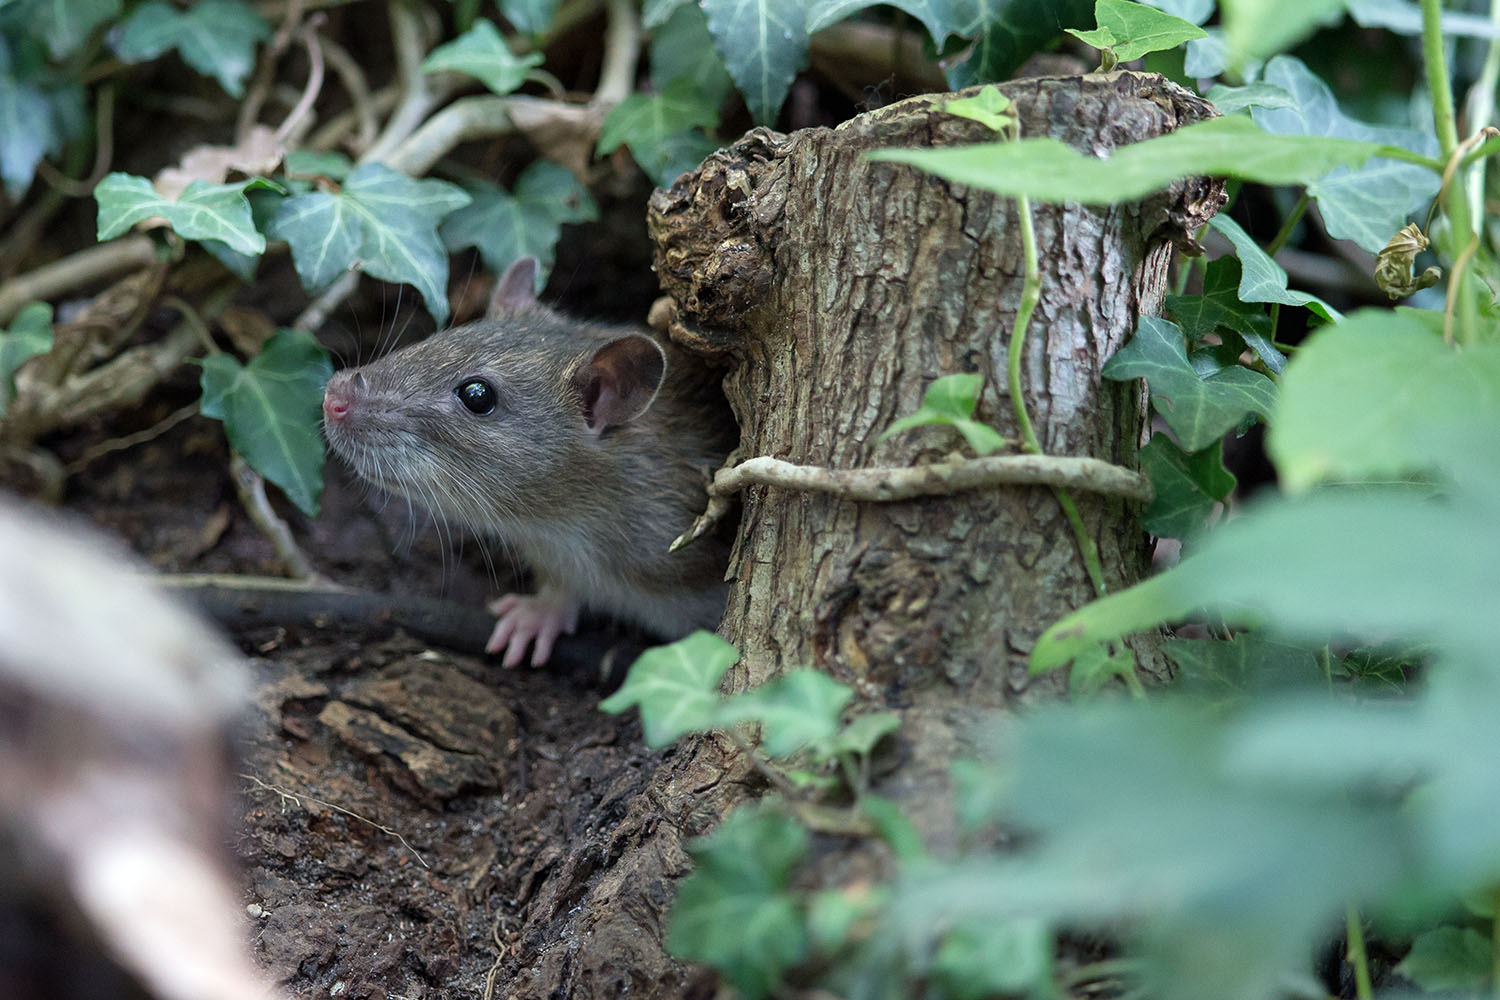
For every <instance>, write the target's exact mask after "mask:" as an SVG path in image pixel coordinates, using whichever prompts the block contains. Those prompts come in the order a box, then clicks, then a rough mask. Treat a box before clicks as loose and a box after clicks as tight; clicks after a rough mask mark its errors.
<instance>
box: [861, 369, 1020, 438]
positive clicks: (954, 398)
mask: <svg viewBox="0 0 1500 1000" xmlns="http://www.w3.org/2000/svg"><path fill="white" fill-rule="evenodd" d="M983 384H984V376H983V375H978V374H974V373H969V372H958V373H955V374H953V375H943V376H940V377H939V378H936V379H933V381H932V384H931V385H929V386H928V387H927V393H926V395H925V396H924V397H923V399H922V407H921V409H919V410H917V411H916V412H915V413H911V414H908V415H907V416H904V417H902V418H901V419H899V420H897V421H896V422H895V423H893V424H891V426H889V427H887V428H886V429H885V432H884V433H882V434H881V435H880V440H882V441H884V440H885V439H886V438H888V437H890V436H892V435H893V434H899V433H901V432H902V431H906V430H910V429H911V428H913V427H926V426H929V425H933V424H938V425H945V426H948V427H952V428H954V429H955V430H957V431H958V432H959V433H960V434H962V435H963V437H964V440H965V441H967V442H968V443H969V447H970V448H972V449H974V453H975V454H977V455H988V454H989V453H990V452H992V451H995V450H996V449H998V448H1002V447H1004V446H1005V443H1006V442H1005V438H1003V437H1001V436H1000V432H999V431H997V430H995V429H994V428H993V427H990V426H988V425H987V424H982V423H980V422H979V421H977V420H974V419H972V418H973V413H974V407H975V406H976V405H978V402H979V390H980V387H981V386H982V385H983Z"/></svg>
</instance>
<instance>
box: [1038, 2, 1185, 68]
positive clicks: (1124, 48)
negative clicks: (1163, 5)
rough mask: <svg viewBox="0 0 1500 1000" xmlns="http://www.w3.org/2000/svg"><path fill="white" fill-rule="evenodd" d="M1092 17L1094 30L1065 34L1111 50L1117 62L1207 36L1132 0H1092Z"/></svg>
mask: <svg viewBox="0 0 1500 1000" xmlns="http://www.w3.org/2000/svg"><path fill="white" fill-rule="evenodd" d="M1094 18H1095V20H1096V21H1097V22H1098V25H1099V28H1098V30H1097V31H1091V32H1079V31H1078V30H1076V29H1073V28H1069V29H1068V34H1070V35H1073V36H1075V37H1076V38H1078V39H1080V40H1081V41H1083V42H1085V43H1086V44H1088V45H1092V46H1093V47H1094V48H1096V49H1111V50H1113V52H1114V55H1115V59H1116V60H1118V61H1119V62H1130V61H1131V60H1132V59H1139V58H1141V56H1144V55H1146V54H1147V53H1150V52H1163V51H1165V50H1167V49H1175V48H1176V47H1177V46H1179V45H1181V44H1182V43H1183V42H1186V41H1189V40H1190V39H1194V38H1206V37H1207V36H1208V33H1207V32H1205V31H1204V30H1203V29H1202V28H1200V27H1198V26H1197V25H1196V24H1192V23H1190V22H1188V21H1184V20H1183V19H1182V18H1180V17H1176V16H1174V15H1172V14H1168V13H1166V12H1165V11H1160V10H1157V9H1156V8H1154V7H1148V6H1146V5H1145V4H1141V3H1135V2H1133V0H1096V2H1095V4H1094Z"/></svg>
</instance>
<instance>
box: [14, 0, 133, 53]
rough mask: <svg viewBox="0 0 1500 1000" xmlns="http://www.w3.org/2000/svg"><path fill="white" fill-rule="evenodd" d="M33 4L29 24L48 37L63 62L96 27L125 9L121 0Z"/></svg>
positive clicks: (53, 0) (56, 0) (51, 0)
mask: <svg viewBox="0 0 1500 1000" xmlns="http://www.w3.org/2000/svg"><path fill="white" fill-rule="evenodd" d="M31 6H32V7H33V8H34V9H32V10H31V11H30V12H29V13H30V18H29V19H28V21H29V24H30V25H31V27H32V28H33V29H34V30H35V31H36V33H37V35H38V37H40V38H44V39H46V40H47V50H48V51H49V52H50V53H51V54H52V58H53V59H54V60H57V61H59V62H60V61H62V60H63V59H65V58H67V57H68V56H70V55H72V54H73V53H74V52H76V51H78V49H79V47H80V46H82V45H83V43H84V42H86V41H88V39H89V36H90V35H92V34H93V33H94V29H95V28H97V27H99V25H101V24H104V23H105V22H107V21H112V20H114V19H115V18H116V17H119V16H120V10H121V3H120V0H66V2H61V0H45V2H42V3H37V4H34V5H31Z"/></svg>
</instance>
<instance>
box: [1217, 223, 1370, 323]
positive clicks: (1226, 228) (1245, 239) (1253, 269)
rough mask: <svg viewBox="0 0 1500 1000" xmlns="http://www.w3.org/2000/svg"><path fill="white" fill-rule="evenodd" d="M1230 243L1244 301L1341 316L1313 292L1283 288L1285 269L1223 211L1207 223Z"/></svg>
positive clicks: (1334, 317)
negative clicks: (1274, 304)
mask: <svg viewBox="0 0 1500 1000" xmlns="http://www.w3.org/2000/svg"><path fill="white" fill-rule="evenodd" d="M1208 224H1209V225H1210V226H1213V227H1214V228H1215V229H1217V230H1218V231H1219V232H1220V233H1222V234H1224V235H1225V236H1226V237H1228V238H1229V242H1231V243H1233V244H1234V249H1235V253H1237V254H1238V255H1239V258H1240V288H1239V293H1240V298H1241V299H1242V300H1244V301H1245V302H1277V303H1280V304H1281V305H1284V306H1306V307H1307V308H1309V309H1311V310H1312V311H1313V312H1315V313H1317V314H1318V315H1319V316H1321V317H1323V319H1325V320H1328V321H1330V322H1332V321H1335V320H1338V319H1341V318H1342V317H1341V316H1340V314H1339V311H1338V310H1337V309H1335V308H1333V306H1331V305H1329V304H1328V303H1327V302H1324V301H1323V300H1322V299H1320V298H1318V297H1317V296H1316V295H1311V294H1309V293H1307V292H1294V291H1290V290H1289V289H1288V288H1287V276H1286V270H1285V269H1284V268H1282V266H1281V265H1280V264H1278V263H1276V261H1274V260H1272V259H1271V257H1270V255H1268V254H1267V253H1266V252H1265V251H1264V250H1262V249H1261V248H1260V245H1259V244H1257V243H1256V242H1255V240H1254V239H1252V238H1251V237H1250V234H1249V233H1247V232H1245V230H1244V229H1242V228H1240V224H1239V223H1238V222H1235V221H1234V220H1233V219H1231V218H1230V217H1229V216H1227V215H1218V216H1215V217H1214V218H1213V219H1211V220H1209V223H1208Z"/></svg>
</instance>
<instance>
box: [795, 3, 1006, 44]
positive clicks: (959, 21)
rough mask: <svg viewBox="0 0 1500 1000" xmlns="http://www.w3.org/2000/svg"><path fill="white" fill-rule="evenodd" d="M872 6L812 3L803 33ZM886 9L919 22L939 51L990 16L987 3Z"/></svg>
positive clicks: (913, 4) (894, 4) (913, 5)
mask: <svg viewBox="0 0 1500 1000" xmlns="http://www.w3.org/2000/svg"><path fill="white" fill-rule="evenodd" d="M874 6H876V3H875V2H874V0H814V2H813V3H812V5H811V6H809V7H808V9H807V33H808V34H812V33H814V32H816V31H822V30H823V29H824V28H826V27H828V26H829V25H830V24H835V23H837V22H839V21H842V20H844V19H845V18H847V17H851V16H852V15H854V14H857V13H859V12H860V11H862V10H865V9H866V8H869V7H874ZM890 6H892V7H895V8H897V9H899V10H902V11H904V12H906V13H907V14H910V15H911V16H912V17H914V18H916V19H917V20H918V21H920V22H922V27H924V28H926V29H927V34H929V35H931V36H932V40H933V42H934V43H936V44H937V46H938V47H939V48H941V47H942V45H943V43H944V42H946V41H947V40H948V36H949V35H960V36H962V37H966V38H967V37H969V36H972V35H973V34H974V33H975V32H976V31H977V30H978V29H979V28H980V26H981V23H982V21H983V20H987V18H986V14H993V13H994V12H993V11H991V10H989V7H990V3H989V2H988V0H896V2H894V3H892V4H890Z"/></svg>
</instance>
